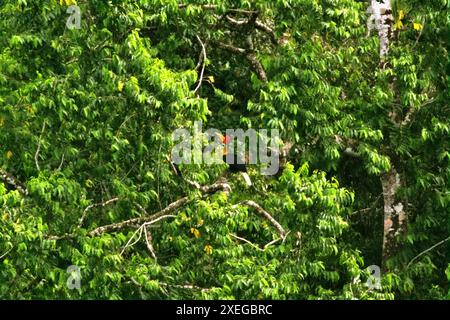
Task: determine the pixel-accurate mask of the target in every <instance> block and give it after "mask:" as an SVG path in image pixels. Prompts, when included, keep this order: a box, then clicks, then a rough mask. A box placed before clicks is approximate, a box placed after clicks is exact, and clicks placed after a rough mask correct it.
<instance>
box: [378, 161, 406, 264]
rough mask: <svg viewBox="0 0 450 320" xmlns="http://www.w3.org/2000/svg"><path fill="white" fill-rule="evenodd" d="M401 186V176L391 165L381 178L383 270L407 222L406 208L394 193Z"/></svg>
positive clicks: (394, 250) (395, 249)
mask: <svg viewBox="0 0 450 320" xmlns="http://www.w3.org/2000/svg"><path fill="white" fill-rule="evenodd" d="M401 185H402V180H401V176H400V174H399V173H398V172H397V170H396V169H395V167H394V166H393V165H392V167H391V170H389V171H388V172H386V173H385V174H383V175H382V176H381V186H382V189H383V200H384V218H383V226H384V230H383V249H382V250H383V251H382V267H383V269H386V260H387V259H389V258H390V257H391V256H392V255H393V254H394V253H395V252H396V251H397V248H398V242H397V240H396V237H397V236H398V235H400V234H402V233H404V232H405V231H406V225H407V221H408V216H407V214H406V211H405V209H406V206H405V203H403V202H402V201H397V198H396V192H397V190H398V189H399V188H400V187H401Z"/></svg>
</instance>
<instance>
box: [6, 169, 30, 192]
mask: <svg viewBox="0 0 450 320" xmlns="http://www.w3.org/2000/svg"><path fill="white" fill-rule="evenodd" d="M0 180H1V181H2V182H3V183H6V184H9V185H10V186H12V187H13V188H15V189H16V190H17V191H19V193H21V194H22V195H24V196H27V195H28V190H27V188H26V187H25V185H24V184H23V183H21V182H20V181H18V180H17V179H16V178H15V177H13V176H12V175H11V174H9V173H8V172H6V171H4V170H2V169H0Z"/></svg>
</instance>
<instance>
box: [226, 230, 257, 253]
mask: <svg viewBox="0 0 450 320" xmlns="http://www.w3.org/2000/svg"><path fill="white" fill-rule="evenodd" d="M230 236H232V237H233V238H235V239H238V240H241V241H244V242H245V243H248V244H249V245H251V246H252V247H253V248H255V249H257V250H259V251H264V249H261V248H260V247H259V246H257V245H256V244H254V243H252V242H250V241H248V240H247V239H244V238H241V237H238V236H237V235H235V234H233V233H230Z"/></svg>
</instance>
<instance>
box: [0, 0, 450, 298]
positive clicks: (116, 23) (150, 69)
mask: <svg viewBox="0 0 450 320" xmlns="http://www.w3.org/2000/svg"><path fill="white" fill-rule="evenodd" d="M73 3H75V1H61V2H60V1H56V0H39V1H37V0H3V1H1V2H0V170H1V172H0V173H2V172H5V173H8V175H11V177H14V179H17V181H20V182H21V183H23V185H24V188H26V189H27V191H28V194H24V192H20V190H17V188H12V187H11V185H8V184H7V183H4V184H3V183H1V182H0V206H1V207H0V215H1V222H0V298H3V299H17V298H19V299H31V298H40V299H73V298H76V299H95V298H98V299H140V298H143V299H179V298H209V299H219V298H225V299H228V298H229V299H449V298H450V289H449V283H450V264H449V263H450V243H449V241H445V242H442V244H440V245H438V246H436V247H433V246H434V245H435V244H437V243H439V242H440V241H442V240H444V239H446V238H447V237H448V236H449V233H450V121H449V117H450V104H449V101H450V99H449V94H450V89H449V85H450V76H449V75H450V61H449V49H450V48H449V46H450V29H449V28H450V15H449V11H448V10H449V9H448V8H449V1H447V0H430V1H420V0H398V1H395V2H394V1H393V9H394V12H393V14H394V16H395V17H396V21H395V25H396V30H395V32H394V36H393V38H392V42H391V44H390V50H389V54H388V62H386V61H382V60H380V55H379V40H378V36H377V34H376V33H373V32H372V33H371V34H370V35H366V33H367V26H366V21H367V19H368V15H367V12H366V11H367V7H368V2H365V1H353V0H277V1H269V0H256V1H246V0H235V1H219V0H214V1H213V0H211V1H195V0H192V1H183V4H187V5H183V6H181V5H179V3H180V2H179V1H176V0H139V1H131V0H121V1H118V0H117V1H116V0H110V1H100V0H85V1H82V0H80V1H78V3H77V5H78V6H79V7H80V9H81V28H80V29H69V28H67V27H66V20H67V18H68V17H69V14H68V13H66V10H67V6H68V5H69V4H73ZM206 3H208V5H209V6H205V4H206ZM252 12H258V15H257V21H258V23H259V27H256V24H254V25H251V23H240V22H241V21H247V20H246V19H252V18H251V17H252V16H253V15H252ZM249 16H250V18H249ZM255 18H256V16H255ZM230 19H231V20H230ZM253 22H254V21H253ZM203 45H204V46H205V53H206V56H207V58H206V60H205V59H201V57H202V55H203V53H202V46H203ZM242 48H245V53H242V52H237V51H236V49H242ZM242 50H244V49H242ZM238 51H239V50H238ZM199 54H200V61H199ZM381 64H386V65H385V66H384V67H383V68H381V67H380V65H381ZM196 66H197V67H196ZM203 68H204V72H203V73H202V72H201V70H202V69H203ZM199 81H200V83H199ZM393 114H394V116H393ZM199 120H202V121H203V125H204V127H210V128H217V129H220V130H225V129H226V128H244V129H247V128H275V129H279V130H280V133H281V136H282V139H283V140H284V141H290V142H292V143H293V144H294V147H293V148H292V149H291V151H290V152H289V159H288V163H287V165H286V166H285V167H284V168H283V172H282V173H280V174H279V175H277V176H274V177H267V176H263V175H261V174H260V171H259V167H258V165H254V166H249V174H250V175H251V177H252V180H253V182H254V187H252V188H246V186H245V184H244V183H243V182H242V181H241V179H240V178H239V176H237V175H228V177H227V179H228V183H229V185H230V186H231V190H228V189H227V188H224V187H223V185H222V186H221V187H220V186H219V187H218V188H216V189H214V190H212V191H208V192H205V189H201V188H200V189H199V188H195V187H193V186H192V184H189V183H188V182H187V181H195V182H197V183H199V184H200V185H202V186H211V185H214V183H216V182H217V181H218V179H219V180H220V177H222V176H223V174H224V171H225V170H226V166H225V165H215V166H207V165H202V166H200V165H183V166H181V167H180V170H181V171H182V173H183V178H181V177H179V176H176V175H175V174H174V172H173V171H172V168H171V166H170V164H169V162H168V161H167V159H166V155H170V153H171V150H172V148H173V145H174V141H172V132H173V131H174V130H175V129H177V128H180V127H186V128H192V126H193V123H194V122H195V121H199ZM394 120H398V121H397V122H396V121H394ZM349 148H350V149H351V154H356V155H357V156H349V152H346V151H348V149H349ZM394 165H395V167H396V168H397V171H399V172H400V173H401V174H402V176H403V177H405V179H404V184H403V185H402V187H401V188H400V189H399V191H398V193H399V196H401V197H402V198H403V199H407V210H408V229H407V231H406V232H405V233H404V234H401V235H399V240H398V241H399V242H400V243H401V245H400V247H399V249H398V251H397V252H396V253H395V254H394V255H393V256H392V257H391V258H390V259H389V260H388V261H387V262H386V264H385V265H384V266H383V269H384V270H383V271H384V272H383V277H382V288H381V289H373V288H370V287H367V286H366V285H365V283H366V280H367V279H368V276H369V273H368V271H367V270H366V268H367V267H368V266H369V265H381V264H382V262H381V259H382V258H381V247H382V241H383V240H382V236H383V234H382V232H383V225H382V224H383V217H382V216H383V195H382V188H381V185H380V176H381V175H382V174H383V173H385V172H387V171H388V170H389V169H390V168H391V167H392V166H394ZM338 181H339V182H338ZM14 189H16V190H14ZM180 200H181V201H182V202H183V203H180V202H179V201H180ZM249 200H251V201H252V203H251V204H254V205H248V201H249ZM174 203H175V204H176V205H177V208H176V210H174V211H171V212H169V213H168V214H170V215H171V216H170V217H166V218H164V219H161V220H159V221H157V222H155V223H154V224H152V225H151V226H150V227H149V228H148V231H144V229H143V228H140V225H139V224H130V225H128V226H127V227H126V228H120V229H114V230H110V231H109V230H108V231H106V232H98V233H93V230H96V228H98V227H101V226H105V225H110V224H114V223H119V222H121V221H126V220H128V219H132V218H137V217H148V216H151V215H152V214H159V213H160V212H161V210H163V209H164V208H167V207H168V206H169V205H171V204H174ZM178 204H180V205H179V206H178ZM261 210H262V211H264V212H265V213H268V214H270V215H271V216H272V217H273V218H274V219H275V220H276V221H277V222H278V223H279V224H280V226H282V228H284V231H286V237H285V238H283V239H280V230H278V229H277V227H276V225H274V224H273V223H271V221H270V220H268V219H266V218H267V215H266V216H265V215H264V213H262V211H261ZM163 212H164V211H163ZM172 215H174V216H172ZM146 230H147V229H146ZM150 232H151V239H150V240H151V241H148V236H149V235H148V234H147V233H150ZM281 235H283V234H282V233H281ZM138 239H139V241H137V240H138ZM134 240H136V241H134ZM146 240H147V241H146ZM277 240H278V241H277ZM272 241H273V243H271V242H272ZM269 243H270V245H268V246H267V247H265V245H266V244H269ZM149 246H150V248H149ZM432 247H433V248H432ZM428 249H431V250H428ZM426 250H427V251H426ZM424 251H426V252H424ZM71 265H76V266H79V267H80V268H81V286H80V289H79V290H77V289H76V290H71V289H70V288H68V286H67V283H66V282H67V279H68V277H69V274H68V273H67V272H66V270H67V268H68V267H69V266H71Z"/></svg>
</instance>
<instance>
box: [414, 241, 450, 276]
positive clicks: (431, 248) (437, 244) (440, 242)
mask: <svg viewBox="0 0 450 320" xmlns="http://www.w3.org/2000/svg"><path fill="white" fill-rule="evenodd" d="M449 240H450V237H448V238H446V239H444V240H442V241H439V242H438V243H436V244H435V245H433V246H431V247H430V248H428V249H427V250H425V251H422V252H421V253H419V254H418V255H417V256H415V257H414V258H412V259H411V261H409V263H408V265H407V266H406V269H408V268H409V267H410V266H411V264H412V263H413V262H414V261H415V260H417V259H419V258H420V257H421V256H423V255H424V254H425V253H427V252H430V251H431V250H433V249H434V248H436V247H438V246H440V245H441V244H443V243H445V242H447V241H449Z"/></svg>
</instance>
